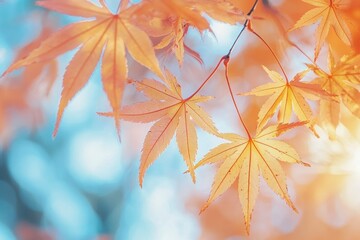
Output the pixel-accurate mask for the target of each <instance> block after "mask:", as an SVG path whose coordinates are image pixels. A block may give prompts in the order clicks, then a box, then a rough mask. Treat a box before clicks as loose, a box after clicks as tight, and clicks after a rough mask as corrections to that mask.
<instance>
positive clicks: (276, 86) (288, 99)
mask: <svg viewBox="0 0 360 240" xmlns="http://www.w3.org/2000/svg"><path fill="white" fill-rule="evenodd" d="M263 68H264V70H265V71H266V73H267V74H268V75H269V77H270V78H271V80H273V82H272V83H267V84H264V85H261V86H258V87H256V88H254V89H253V90H252V91H250V92H248V93H243V94H242V95H255V96H267V95H271V96H270V97H269V98H268V100H266V102H265V103H264V105H263V106H262V107H261V109H260V112H259V115H258V130H261V129H262V128H263V127H264V126H265V125H266V123H267V122H268V121H269V119H270V118H271V117H272V116H273V115H274V114H275V112H276V110H277V109H278V108H279V113H278V121H279V122H283V123H288V122H289V121H290V120H291V116H292V114H293V112H294V113H295V115H296V116H297V117H298V119H299V120H300V121H307V122H309V124H308V126H309V128H310V129H311V130H313V131H314V129H313V121H312V111H311V108H310V106H309V104H308V103H307V101H306V99H305V97H307V98H311V99H316V98H318V97H319V96H327V97H328V96H329V94H328V93H327V92H326V91H324V90H323V89H322V88H321V86H320V85H318V84H308V83H304V82H300V80H301V79H302V78H303V76H304V75H305V74H306V73H307V71H303V72H300V73H298V74H297V75H296V76H295V77H294V79H293V80H292V81H286V80H284V79H283V78H282V76H281V75H280V74H279V73H277V72H275V71H270V70H269V69H267V68H266V67H265V66H263ZM314 133H315V132H314Z"/></svg>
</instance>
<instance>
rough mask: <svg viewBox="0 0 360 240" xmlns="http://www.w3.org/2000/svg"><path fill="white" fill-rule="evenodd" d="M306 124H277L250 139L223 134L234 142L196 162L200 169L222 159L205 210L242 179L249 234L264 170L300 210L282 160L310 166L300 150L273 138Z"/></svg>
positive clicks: (277, 190)
mask: <svg viewBox="0 0 360 240" xmlns="http://www.w3.org/2000/svg"><path fill="white" fill-rule="evenodd" d="M304 123H305V122H297V123H291V124H279V125H273V126H270V127H268V128H266V129H263V130H262V131H260V132H258V133H257V134H256V136H255V137H250V136H249V137H248V138H244V137H242V136H239V135H237V134H223V138H224V139H227V140H229V141H230V143H224V144H221V145H219V146H217V147H215V148H213V149H212V150H210V152H209V153H208V154H206V155H205V157H204V158H203V159H202V160H200V161H199V162H198V163H197V164H196V165H195V168H198V167H200V166H203V165H205V164H210V163H216V162H222V164H221V166H220V167H219V169H218V171H217V173H216V175H215V178H214V182H213V184H212V188H211V192H210V196H209V198H208V200H207V201H206V203H205V205H204V206H203V208H202V209H201V211H204V210H205V209H206V208H207V207H208V206H209V205H210V204H211V203H212V202H213V201H214V200H215V199H216V198H217V197H219V196H220V195H221V194H223V193H224V192H225V191H226V190H228V189H229V188H230V186H231V185H232V184H233V183H234V182H235V180H236V179H237V178H238V180H239V183H238V192H239V198H240V203H241V205H242V209H243V213H244V217H245V224H246V231H247V233H248V234H249V232H250V221H251V215H252V211H253V208H254V206H255V201H256V198H257V195H258V192H259V175H260V172H261V175H262V176H263V177H264V179H265V181H266V182H267V184H268V185H269V187H270V188H271V189H272V190H273V191H274V192H275V193H276V194H278V195H279V196H280V197H282V198H283V199H284V200H285V201H286V203H287V204H288V205H289V206H290V207H291V208H292V209H293V210H294V211H296V208H295V206H294V204H293V203H292V201H291V199H290V197H289V195H288V191H287V186H286V179H285V174H284V172H283V170H282V168H281V165H280V164H279V162H278V161H283V162H287V163H300V164H303V165H306V166H309V165H308V164H306V163H303V162H302V161H300V160H299V156H298V154H297V152H296V151H295V149H293V148H292V147H291V146H290V145H288V144H287V143H285V142H282V141H278V140H274V139H273V138H275V137H277V136H279V135H280V134H282V133H284V132H286V131H288V130H290V129H292V128H294V127H298V126H301V125H303V124H304Z"/></svg>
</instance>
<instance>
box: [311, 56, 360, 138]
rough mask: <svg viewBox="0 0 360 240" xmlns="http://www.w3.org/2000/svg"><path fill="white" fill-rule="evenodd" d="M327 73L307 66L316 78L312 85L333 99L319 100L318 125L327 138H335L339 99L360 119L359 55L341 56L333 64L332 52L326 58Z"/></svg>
mask: <svg viewBox="0 0 360 240" xmlns="http://www.w3.org/2000/svg"><path fill="white" fill-rule="evenodd" d="M328 65H329V66H328V67H329V72H326V71H324V70H323V69H321V68H320V67H318V66H316V65H313V64H308V65H307V66H308V67H309V68H310V69H311V70H312V71H313V72H314V73H315V74H316V75H317V76H318V78H316V79H315V80H314V81H313V83H315V84H320V85H321V87H322V88H323V89H324V90H325V91H327V92H328V93H329V94H331V95H333V96H334V98H333V99H326V98H321V99H320V112H319V123H320V125H321V126H322V127H323V128H324V129H325V130H326V131H327V133H328V134H329V137H330V138H331V139H334V138H335V137H336V127H337V125H338V124H339V115H340V99H341V100H342V102H343V103H344V105H345V106H346V107H347V108H348V109H349V110H350V111H351V112H352V113H353V114H354V115H355V116H356V117H358V118H360V92H359V90H358V86H359V84H360V55H356V54H352V55H345V56H343V57H342V58H341V59H340V61H338V62H335V61H334V59H333V56H332V52H331V51H329V57H328Z"/></svg>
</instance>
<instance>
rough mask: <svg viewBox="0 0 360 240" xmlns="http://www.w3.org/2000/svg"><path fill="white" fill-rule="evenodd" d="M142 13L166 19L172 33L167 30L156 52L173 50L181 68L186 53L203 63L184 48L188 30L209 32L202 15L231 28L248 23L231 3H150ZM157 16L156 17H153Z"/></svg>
mask: <svg viewBox="0 0 360 240" xmlns="http://www.w3.org/2000/svg"><path fill="white" fill-rule="evenodd" d="M139 11H142V12H143V13H145V14H146V13H148V14H151V15H155V16H162V18H164V19H167V21H168V25H170V26H171V29H172V30H171V31H167V29H166V28H164V29H166V31H165V33H166V34H165V36H164V37H163V38H162V39H161V41H160V43H159V44H157V45H156V46H155V48H156V49H163V48H166V47H168V46H170V48H171V50H172V51H173V52H174V53H175V56H176V59H177V60H178V62H179V64H180V65H181V64H182V62H183V59H184V53H185V52H186V53H188V54H189V55H190V56H192V57H194V58H195V59H196V60H198V61H199V62H200V63H202V60H201V58H200V56H199V54H198V53H197V52H196V51H194V50H192V49H191V48H190V47H188V46H187V45H186V44H184V39H185V36H186V33H187V32H188V29H189V27H194V28H196V29H197V30H199V31H200V32H202V31H204V30H207V29H210V25H209V23H208V21H207V20H206V19H205V18H204V17H203V16H202V15H201V13H205V14H208V15H209V16H210V17H212V18H214V19H216V20H218V21H222V22H226V23H230V24H236V23H237V22H239V21H241V20H244V19H245V17H244V14H243V12H242V11H240V10H239V9H238V8H236V7H235V6H234V5H233V4H232V3H231V2H230V1H228V0H211V1H193V0H186V1H184V0H182V1H180V0H171V1H160V0H147V1H145V2H144V4H143V6H142V8H140V9H139ZM159 11H160V13H159ZM154 12H155V13H156V14H154ZM164 19H163V20H158V21H159V22H161V23H163V22H164V21H165V20H164ZM154 27H155V29H157V28H159V26H158V24H157V25H156V26H154ZM150 28H151V27H150ZM148 31H149V32H150V33H151V32H154V31H152V30H151V29H150V30H148ZM156 32H157V33H158V31H156Z"/></svg>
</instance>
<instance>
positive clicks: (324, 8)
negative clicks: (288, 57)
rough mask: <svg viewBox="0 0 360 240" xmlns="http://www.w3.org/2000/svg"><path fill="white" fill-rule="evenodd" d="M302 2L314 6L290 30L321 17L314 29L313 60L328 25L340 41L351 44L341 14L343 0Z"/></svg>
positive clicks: (326, 34) (304, 0) (349, 34)
mask: <svg viewBox="0 0 360 240" xmlns="http://www.w3.org/2000/svg"><path fill="white" fill-rule="evenodd" d="M303 2H306V3H308V4H311V5H313V6H315V8H313V9H311V10H310V11H308V12H306V13H305V14H304V15H303V16H302V17H301V18H300V19H299V21H297V22H296V24H295V25H294V27H293V28H292V29H290V31H291V30H294V29H297V28H300V27H303V26H307V25H310V24H313V23H315V22H317V21H319V20H320V19H321V20H320V24H319V27H318V28H317V30H316V46H315V60H316V59H317V57H318V55H319V52H320V49H321V47H322V45H323V44H324V42H325V39H326V37H327V36H328V34H329V30H330V27H332V28H333V29H334V30H335V32H336V34H337V36H338V37H339V38H340V39H341V41H343V42H344V43H345V44H347V45H351V32H350V29H349V27H348V25H347V23H346V17H345V16H344V14H342V9H343V8H344V5H345V3H344V1H343V0H316V1H313V0H303Z"/></svg>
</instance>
